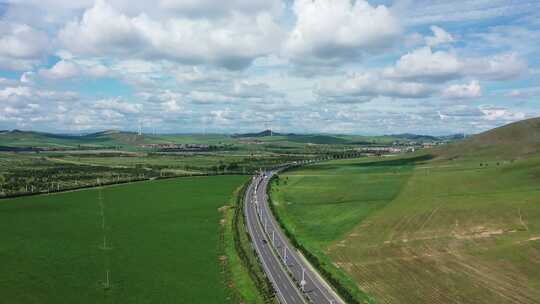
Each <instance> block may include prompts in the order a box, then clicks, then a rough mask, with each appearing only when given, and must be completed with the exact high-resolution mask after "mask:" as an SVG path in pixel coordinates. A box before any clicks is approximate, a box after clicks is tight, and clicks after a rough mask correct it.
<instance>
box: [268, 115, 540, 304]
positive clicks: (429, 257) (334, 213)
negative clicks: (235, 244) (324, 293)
mask: <svg viewBox="0 0 540 304" xmlns="http://www.w3.org/2000/svg"><path fill="white" fill-rule="evenodd" d="M537 127H538V120H529V121H524V122H521V123H517V124H512V125H509V126H506V127H502V128H499V129H495V130H492V131H489V132H486V133H483V134H480V135H477V136H474V137H471V138H469V139H468V140H467V141H466V142H463V143H459V144H456V145H454V146H451V147H449V149H448V150H444V148H441V149H437V150H431V151H427V152H436V154H435V155H434V156H435V158H432V159H430V157H432V156H429V155H428V154H425V156H424V157H423V158H419V157H416V158H414V156H409V157H408V158H405V159H404V158H397V159H387V158H378V159H362V160H341V161H332V162H327V163H324V164H316V165H311V166H308V167H304V168H301V169H298V170H293V171H290V172H287V173H285V174H282V175H281V177H280V179H279V184H274V185H273V191H274V192H273V193H272V197H273V199H274V202H275V204H276V210H277V213H278V216H279V217H281V218H282V220H283V221H284V222H285V223H286V225H287V227H288V229H289V230H291V231H292V232H294V233H295V235H296V236H297V238H298V239H299V240H300V241H301V242H302V243H303V244H304V246H305V247H307V248H309V249H310V250H311V251H312V252H313V253H315V254H317V255H318V256H319V257H320V258H321V260H324V261H327V264H328V267H337V268H335V269H334V271H335V272H340V271H344V272H346V273H347V274H348V275H349V276H350V277H351V278H353V279H354V280H355V281H356V282H357V284H358V286H359V287H360V288H361V289H362V290H364V291H366V292H368V293H369V294H371V295H372V296H373V297H374V298H375V299H376V300H377V302H378V303H486V304H488V303H538V299H540V271H538V269H540V259H539V257H540V208H539V206H540V153H539V151H540V150H538V149H537V148H535V147H537V145H536V144H537V138H538V137H535V136H537V135H535V134H538V133H537V132H538V129H537ZM492 140H493V141H494V142H495V143H492V142H491V141H492ZM511 143H513V144H514V145H518V146H519V147H522V148H516V149H514V150H512V149H510V145H511ZM484 147H485V148H484ZM535 149H536V150H535ZM427 152H424V153H427Z"/></svg>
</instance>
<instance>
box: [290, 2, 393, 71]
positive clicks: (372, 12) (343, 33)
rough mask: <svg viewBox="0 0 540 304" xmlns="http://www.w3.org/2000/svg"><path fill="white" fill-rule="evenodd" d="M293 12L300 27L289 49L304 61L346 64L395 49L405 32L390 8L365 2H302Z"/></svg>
mask: <svg viewBox="0 0 540 304" xmlns="http://www.w3.org/2000/svg"><path fill="white" fill-rule="evenodd" d="M293 11H294V13H295V15H296V24H295V25H294V28H293V29H292V31H291V32H290V34H289V37H288V40H287V42H286V46H285V48H286V52H287V53H288V54H289V55H290V56H292V57H293V58H295V59H296V60H300V61H301V60H305V59H306V56H308V57H309V58H308V59H310V58H314V59H320V60H330V61H342V60H345V59H350V58H354V57H357V56H359V55H361V54H362V53H364V52H374V51H381V50H384V49H386V48H389V47H391V46H392V45H393V44H394V42H395V41H396V40H397V39H398V38H399V36H400V35H401V32H402V28H401V25H400V23H399V20H398V18H397V17H395V16H394V15H393V14H392V12H391V10H390V9H388V8H387V7H386V6H384V5H379V6H371V5H370V4H369V3H368V2H367V1H364V0H357V1H350V0H315V1H313V0H298V1H295V2H294V5H293Z"/></svg>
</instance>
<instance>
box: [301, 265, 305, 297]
mask: <svg viewBox="0 0 540 304" xmlns="http://www.w3.org/2000/svg"><path fill="white" fill-rule="evenodd" d="M305 272H306V270H305V269H304V267H302V281H300V288H301V289H302V292H306V290H305V286H306V280H305V277H304V275H305Z"/></svg>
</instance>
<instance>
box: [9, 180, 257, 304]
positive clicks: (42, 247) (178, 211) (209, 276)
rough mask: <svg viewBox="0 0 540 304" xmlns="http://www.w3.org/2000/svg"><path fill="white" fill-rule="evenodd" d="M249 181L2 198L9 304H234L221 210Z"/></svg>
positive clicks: (176, 183)
mask: <svg viewBox="0 0 540 304" xmlns="http://www.w3.org/2000/svg"><path fill="white" fill-rule="evenodd" d="M245 180H246V178H245V177H242V176H226V177H223V176H222V177H199V178H184V179H175V180H167V181H156V182H145V183H137V184H131V185H125V186H116V187H106V188H102V189H99V188H96V189H92V190H85V191H77V192H71V193H63V194H57V195H50V196H35V197H25V198H19V199H10V200H2V201H0V231H1V232H0V235H1V237H0V259H1V260H2V261H4V263H2V267H0V277H1V279H0V294H1V295H2V296H1V297H2V302H4V303H20V304H25V303H178V299H182V301H183V302H186V303H228V302H229V301H231V300H232V298H231V290H230V289H229V287H228V286H227V284H225V283H224V279H225V278H224V276H223V273H222V265H221V263H222V262H223V259H222V258H221V257H220V254H222V252H221V249H220V244H219V242H220V240H219V239H220V220H221V218H222V216H223V215H222V214H221V213H220V211H219V210H218V209H219V208H220V207H222V206H224V205H226V204H228V203H229V200H230V198H231V196H232V193H233V191H234V190H235V189H236V188H237V187H238V186H239V185H240V184H241V183H243V182H244V181H245ZM209 189H211V190H209ZM100 198H101V199H100ZM104 238H106V244H104ZM220 261H221V262H220ZM107 272H108V273H109V282H108V283H107Z"/></svg>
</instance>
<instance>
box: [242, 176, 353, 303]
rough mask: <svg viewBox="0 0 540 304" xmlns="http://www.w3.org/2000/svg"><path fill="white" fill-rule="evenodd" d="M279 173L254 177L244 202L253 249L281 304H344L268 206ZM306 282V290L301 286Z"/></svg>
mask: <svg viewBox="0 0 540 304" xmlns="http://www.w3.org/2000/svg"><path fill="white" fill-rule="evenodd" d="M278 171H279V170H272V171H267V172H264V173H262V174H259V175H257V176H254V177H253V180H252V182H251V184H250V185H249V187H248V189H247V191H246V196H245V200H244V202H245V203H244V213H245V216H246V224H247V227H248V232H249V234H250V235H251V239H252V242H253V247H254V248H255V251H256V252H257V255H258V256H259V260H260V261H261V264H262V266H263V269H264V271H265V272H266V275H267V276H268V278H269V279H270V282H271V283H272V285H273V287H274V289H275V291H276V295H277V298H278V299H279V302H280V303H284V304H293V303H316V304H319V303H321V304H322V303H324V304H329V303H335V304H338V303H344V302H343V301H342V300H341V299H340V298H339V297H338V296H337V295H336V294H335V293H334V292H333V291H332V290H331V288H330V287H329V285H328V284H326V282H324V281H323V279H322V278H321V277H320V276H319V275H317V274H316V273H315V272H314V270H312V269H313V268H312V267H309V266H308V265H307V262H306V261H305V259H303V258H301V257H300V255H299V253H298V252H297V250H296V249H295V248H294V247H293V246H292V244H291V243H290V242H289V240H288V239H287V238H286V237H285V235H284V233H283V231H282V230H281V228H280V227H279V224H278V223H277V221H276V219H275V218H274V217H273V215H272V212H271V211H270V208H269V206H268V199H267V195H266V188H267V186H268V182H269V180H270V178H271V177H272V176H273V175H274V174H275V173H276V172H278ZM302 280H304V286H303V288H302V287H301V282H302Z"/></svg>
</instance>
